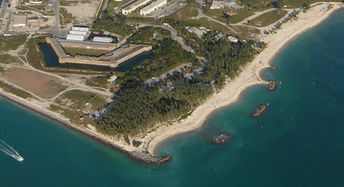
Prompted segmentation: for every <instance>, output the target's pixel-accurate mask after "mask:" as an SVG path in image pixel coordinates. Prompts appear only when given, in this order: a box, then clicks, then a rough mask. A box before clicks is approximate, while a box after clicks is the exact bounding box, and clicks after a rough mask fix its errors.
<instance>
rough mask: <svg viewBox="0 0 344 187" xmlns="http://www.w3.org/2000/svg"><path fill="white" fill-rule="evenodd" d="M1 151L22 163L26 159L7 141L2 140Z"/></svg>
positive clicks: (0, 141) (0, 142) (0, 143)
mask: <svg viewBox="0 0 344 187" xmlns="http://www.w3.org/2000/svg"><path fill="white" fill-rule="evenodd" d="M0 150H1V151H2V152H4V153H5V154H6V155H8V156H10V157H12V158H14V159H16V160H17V161H18V162H22V161H23V160H24V158H23V157H22V156H21V155H20V154H19V153H18V151H16V150H15V149H14V148H13V147H11V146H10V145H8V144H7V143H6V142H5V141H3V140H1V139H0Z"/></svg>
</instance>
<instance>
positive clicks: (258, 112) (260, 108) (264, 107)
mask: <svg viewBox="0 0 344 187" xmlns="http://www.w3.org/2000/svg"><path fill="white" fill-rule="evenodd" d="M267 108H268V106H267V105H266V104H262V105H259V106H258V107H257V108H256V110H255V111H254V112H253V113H252V117H259V116H261V115H262V114H263V113H264V112H265V111H266V110H267Z"/></svg>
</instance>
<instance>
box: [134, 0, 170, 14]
mask: <svg viewBox="0 0 344 187" xmlns="http://www.w3.org/2000/svg"><path fill="white" fill-rule="evenodd" d="M166 4H167V0H157V1H154V2H153V3H151V4H150V5H148V6H146V7H144V8H143V9H141V10H140V14H141V15H142V16H146V15H148V14H150V13H152V12H154V11H156V10H157V9H159V8H160V7H162V6H164V5H166Z"/></svg>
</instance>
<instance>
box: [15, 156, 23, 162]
mask: <svg viewBox="0 0 344 187" xmlns="http://www.w3.org/2000/svg"><path fill="white" fill-rule="evenodd" d="M12 157H13V158H14V159H16V160H17V161H18V162H22V161H24V158H23V157H22V156H20V155H12Z"/></svg>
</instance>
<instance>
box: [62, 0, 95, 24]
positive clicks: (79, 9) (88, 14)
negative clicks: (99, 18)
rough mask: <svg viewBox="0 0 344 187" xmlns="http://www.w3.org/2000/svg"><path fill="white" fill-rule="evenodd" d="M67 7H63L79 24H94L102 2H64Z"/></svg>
mask: <svg viewBox="0 0 344 187" xmlns="http://www.w3.org/2000/svg"><path fill="white" fill-rule="evenodd" d="M64 2H65V4H66V5H67V6H62V7H63V8H65V9H66V10H67V12H68V13H70V14H71V15H73V17H74V18H75V21H76V22H78V23H89V24H90V23H92V20H93V17H94V16H95V14H96V12H97V9H98V6H99V4H100V1H85V0H84V1H67V0H65V1H64Z"/></svg>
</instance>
